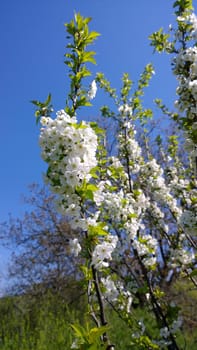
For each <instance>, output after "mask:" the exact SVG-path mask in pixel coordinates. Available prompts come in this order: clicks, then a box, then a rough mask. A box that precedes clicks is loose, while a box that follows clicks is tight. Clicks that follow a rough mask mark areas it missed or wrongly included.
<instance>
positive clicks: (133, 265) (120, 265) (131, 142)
mask: <svg viewBox="0 0 197 350" xmlns="http://www.w3.org/2000/svg"><path fill="white" fill-rule="evenodd" d="M174 8H175V13H176V15H177V28H175V29H174V28H171V29H170V33H168V34H165V33H164V32H163V31H162V30H159V31H158V32H155V33H153V34H152V35H151V37H150V39H151V44H152V45H153V46H154V47H155V49H156V50H157V51H159V52H161V51H166V52H168V53H171V54H173V61H172V62H173V72H174V74H175V76H176V77H177V79H178V82H179V86H178V88H177V94H178V100H177V101H176V102H175V104H176V107H177V108H178V112H177V113H172V112H169V110H168V109H167V108H166V106H164V105H163V104H162V102H161V101H160V100H158V99H157V100H156V104H157V105H158V107H159V108H160V109H161V110H162V111H163V113H164V114H167V115H168V116H170V117H171V119H172V120H174V121H175V123H176V124H177V125H178V126H179V127H180V128H181V129H182V130H183V131H184V132H185V135H186V136H185V139H186V145H185V150H184V153H185V155H186V158H187V154H188V153H187V150H186V149H188V150H190V154H189V159H191V160H192V161H191V162H188V161H187V160H186V162H185V161H184V159H183V158H182V157H179V152H178V151H179V146H178V135H170V136H169V137H168V140H167V145H166V148H164V147H163V143H162V140H161V138H157V144H158V148H157V157H155V156H154V151H153V149H152V148H151V146H150V143H149V138H148V132H147V130H148V125H149V120H150V117H152V114H153V113H152V111H151V110H150V109H146V108H144V106H143V104H142V98H141V97H142V96H143V94H144V88H145V87H146V86H148V85H149V81H150V79H151V76H152V74H153V73H154V69H153V67H152V65H151V64H148V65H147V66H146V67H145V69H144V72H143V73H142V75H141V76H140V79H139V81H138V85H137V87H136V88H134V87H133V86H132V81H131V80H130V78H129V76H128V74H124V75H123V78H122V88H121V92H120V95H118V94H117V92H116V89H114V88H112V87H111V85H110V82H109V81H108V80H107V79H106V78H105V76H104V74H102V73H98V74H97V75H96V76H95V77H94V79H93V81H92V83H91V85H90V87H87V84H86V79H87V81H89V80H88V79H89V78H88V77H89V76H91V72H90V70H89V63H95V58H94V55H95V52H93V51H89V49H88V47H89V45H91V44H92V43H93V42H94V40H95V39H96V38H97V36H98V33H97V32H91V31H89V27H88V24H89V22H90V18H83V17H82V16H81V15H80V14H75V18H74V20H72V21H71V22H70V23H68V24H66V30H67V33H68V38H69V40H70V41H69V43H68V45H67V52H66V54H65V56H66V61H65V64H66V65H67V66H68V68H69V78H70V92H69V94H68V97H67V101H66V106H65V108H64V109H62V110H60V111H58V112H57V114H56V117H55V118H52V117H51V113H52V112H53V111H52V106H51V96H50V95H49V96H48V98H47V100H46V101H45V102H44V103H41V102H39V101H33V103H34V104H35V105H36V106H37V111H36V116H37V121H39V122H40V123H41V132H40V146H41V149H42V158H43V159H44V161H45V162H46V163H47V164H48V170H47V172H46V175H45V180H46V182H47V184H49V185H50V188H51V190H52V191H53V192H54V193H55V194H56V198H57V203H56V204H57V208H58V210H59V211H60V212H61V213H62V214H63V215H65V217H67V218H68V220H69V223H70V225H71V228H72V229H74V230H77V232H78V236H77V237H75V238H74V239H70V254H73V255H74V256H75V257H76V259H77V256H78V255H80V256H81V257H82V258H83V261H84V264H83V265H82V266H81V271H82V273H83V278H84V288H85V289H86V291H87V314H88V316H89V317H90V319H91V320H92V321H93V323H94V325H93V323H90V324H89V326H88V327H87V328H83V327H82V326H79V325H72V328H73V332H74V335H75V336H74V340H73V345H72V348H73V349H74V348H75V349H92V350H94V349H101V348H102V349H103V348H104V349H114V348H115V345H114V344H112V342H111V341H110V338H109V334H108V330H109V327H110V324H108V320H107V316H106V309H107V308H109V307H110V308H111V310H113V311H114V312H116V313H117V314H118V315H119V316H120V317H121V318H122V319H123V320H124V321H125V323H126V325H127V326H128V331H129V332H131V341H130V345H129V346H130V348H131V349H162V348H164V349H180V348H181V347H180V345H179V343H178V341H177V334H178V332H179V331H180V327H181V324H182V319H181V310H180V308H179V305H176V304H175V303H174V301H173V302H172V300H170V298H169V295H168V292H167V290H168V286H169V285H170V284H171V283H173V281H174V280H176V279H177V278H178V277H180V276H184V277H185V278H188V280H190V281H191V282H192V283H193V284H194V286H195V287H196V285H197V283H196V281H195V275H196V272H195V248H196V241H195V237H196V233H197V215H196V214H197V201H196V194H197V189H196V180H195V162H196V156H197V155H196V143H197V134H196V130H197V128H196V125H197V120H196V114H197V92H196V91H197V89H196V86H197V49H196V38H197V17H196V16H195V14H194V13H193V7H192V1H190V0H178V1H175V3H174ZM174 56H175V57H174ZM97 88H100V89H103V90H104V91H105V92H106V94H108V95H109V97H110V99H111V102H110V104H109V106H106V105H105V106H103V107H101V113H102V116H103V117H104V118H107V119H109V120H110V123H111V124H113V125H114V129H113V130H115V131H114V133H113V138H114V143H115V147H114V148H113V151H112V152H109V148H108V147H107V145H108V142H109V143H110V141H111V140H110V138H111V137H112V136H110V137H109V139H108V134H107V133H106V132H105V131H104V130H103V129H102V128H101V127H100V126H99V125H98V123H96V122H95V121H92V122H86V121H81V122H79V121H78V120H77V114H78V111H79V109H81V108H82V107H84V106H91V105H92V100H93V99H94V98H95V97H96V92H97ZM138 126H141V128H143V130H144V134H143V137H142V138H143V141H142V140H141V141H140V140H139V137H138V133H137V129H138ZM144 126H146V128H145V127H144ZM136 305H141V306H142V307H144V308H146V310H148V312H149V313H150V319H151V320H152V321H151V322H154V324H155V328H156V331H155V332H154V334H151V332H150V331H149V330H148V327H147V325H146V324H145V323H144V322H143V321H142V320H140V319H138V318H137V317H136V315H135V307H136ZM134 306H135V307H134ZM125 332H126V328H125ZM103 346H104V347H103Z"/></svg>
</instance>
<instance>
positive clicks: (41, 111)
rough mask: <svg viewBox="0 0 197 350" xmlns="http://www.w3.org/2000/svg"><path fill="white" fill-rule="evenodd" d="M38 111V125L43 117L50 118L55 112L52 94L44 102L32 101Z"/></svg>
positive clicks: (36, 114)
mask: <svg viewBox="0 0 197 350" xmlns="http://www.w3.org/2000/svg"><path fill="white" fill-rule="evenodd" d="M31 103H33V104H34V105H35V106H36V107H37V109H36V112H35V117H36V124H38V123H39V121H40V118H41V117H49V116H50V115H51V112H53V108H52V104H51V94H49V95H48V96H47V98H46V100H45V101H44V102H40V101H37V100H32V101H31Z"/></svg>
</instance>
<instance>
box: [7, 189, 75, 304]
mask: <svg viewBox="0 0 197 350" xmlns="http://www.w3.org/2000/svg"><path fill="white" fill-rule="evenodd" d="M24 205H25V206H26V207H27V211H26V213H25V215H24V217H22V218H13V217H10V220H9V221H8V222H7V223H4V224H3V225H1V235H2V236H3V240H4V241H7V244H8V245H9V247H10V249H11V251H12V252H13V253H12V258H11V263H10V267H9V278H10V279H11V281H12V283H11V287H10V290H9V292H11V293H12V294H15V293H21V292H27V291H28V290H29V292H30V291H31V293H34V294H45V293H46V292H47V291H48V290H51V291H53V292H54V293H59V294H61V296H62V298H64V297H65V295H66V297H67V299H68V302H69V296H70V298H72V297H73V298H74V297H75V296H74V294H73V293H74V286H73V288H72V285H74V284H75V282H77V280H78V279H79V278H80V271H79V269H78V262H76V259H75V257H74V256H73V255H72V252H71V250H70V246H69V241H70V240H71V239H72V237H73V235H74V234H75V232H74V231H73V230H72V229H71V228H70V226H69V224H68V222H67V221H66V218H64V217H63V216H62V215H60V214H59V213H58V212H57V210H56V208H55V195H53V194H52V193H50V191H49V190H48V188H47V187H46V186H43V187H41V186H39V185H36V184H33V185H31V186H30V195H29V197H25V198H24ZM66 289H68V290H67V292H66Z"/></svg>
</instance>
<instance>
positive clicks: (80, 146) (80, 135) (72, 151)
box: [40, 110, 97, 229]
mask: <svg viewBox="0 0 197 350" xmlns="http://www.w3.org/2000/svg"><path fill="white" fill-rule="evenodd" d="M41 125H42V129H41V133H40V146H41V148H42V158H43V159H44V160H45V161H46V162H47V163H48V171H47V174H46V181H47V183H49V185H50V186H51V188H52V190H53V192H55V193H57V194H59V197H58V207H59V209H60V210H61V212H62V213H64V214H65V215H67V216H68V217H70V218H72V220H71V226H72V228H73V229H76V228H83V226H84V225H85V219H84V218H82V217H81V214H80V204H79V200H80V198H79V196H77V194H76V193H75V188H76V186H80V185H81V184H82V182H83V181H84V180H85V181H89V179H90V178H91V175H90V170H91V169H92V168H94V167H95V166H96V165H97V159H96V150H97V136H96V134H95V132H94V131H93V129H92V128H91V127H90V125H89V124H88V123H85V122H82V123H77V120H76V117H70V116H69V115H68V114H66V113H65V112H64V111H63V110H61V111H59V112H57V116H56V118H55V119H52V118H50V117H42V118H41Z"/></svg>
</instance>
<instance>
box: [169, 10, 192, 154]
mask: <svg viewBox="0 0 197 350" xmlns="http://www.w3.org/2000/svg"><path fill="white" fill-rule="evenodd" d="M178 21H183V22H185V23H189V25H190V26H191V29H190V36H191V40H192V42H193V41H195V40H197V17H196V15H195V14H194V13H192V14H190V15H189V16H186V17H178ZM174 73H175V75H176V77H177V79H178V82H179V85H178V87H177V95H178V96H179V99H178V100H177V101H176V102H175V105H176V107H177V108H178V109H179V111H180V112H181V113H182V114H183V117H184V118H186V119H187V121H186V128H185V130H186V146H187V148H188V150H189V152H190V155H191V156H192V157H194V159H195V158H196V156H197V148H196V144H195V142H194V136H193V135H194V134H196V133H197V131H196V130H197V118H196V115H197V48H196V46H195V45H194V46H191V47H188V48H185V46H183V48H182V49H180V51H179V53H178V54H177V56H176V57H175V58H174ZM186 119H185V120H186Z"/></svg>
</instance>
